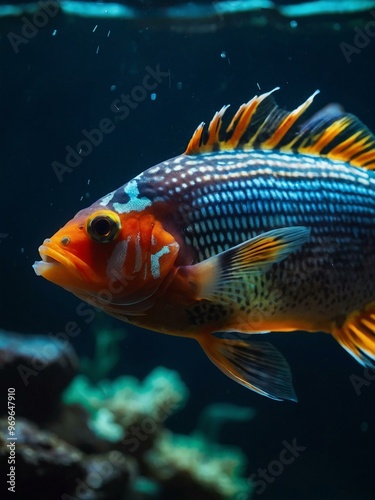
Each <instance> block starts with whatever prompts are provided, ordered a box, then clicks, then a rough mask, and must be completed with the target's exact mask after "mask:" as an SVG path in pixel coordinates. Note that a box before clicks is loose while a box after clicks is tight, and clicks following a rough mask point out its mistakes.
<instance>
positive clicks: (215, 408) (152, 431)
mask: <svg viewBox="0 0 375 500" xmlns="http://www.w3.org/2000/svg"><path fill="white" fill-rule="evenodd" d="M187 397H188V389H187V387H186V386H185V384H184V383H183V382H182V381H181V379H180V377H179V375H178V374H177V373H176V372H173V371H171V370H168V369H166V368H162V367H158V368H156V369H155V370H153V371H152V372H151V373H150V374H149V375H148V376H147V377H146V379H145V380H144V381H143V382H140V381H138V380H137V379H136V378H134V377H130V376H123V377H120V378H118V379H116V380H113V381H110V380H103V381H101V382H100V383H98V384H97V385H93V384H91V383H90V382H89V381H88V379H87V378H86V377H84V376H78V377H76V379H75V380H74V381H73V383H72V384H71V386H70V387H69V388H68V390H67V391H66V393H65V395H64V400H65V402H66V403H74V402H78V401H79V402H80V404H82V405H83V406H84V407H85V408H86V409H87V410H88V411H89V413H90V415H91V419H90V422H89V425H90V426H91V428H92V430H93V431H94V432H95V433H96V434H97V435H98V436H100V437H101V438H105V439H107V440H110V441H112V442H113V443H114V446H116V447H117V448H118V449H120V450H121V451H122V452H123V453H125V454H126V453H131V454H132V455H133V456H135V457H136V458H137V460H138V461H139V463H140V466H141V469H142V470H144V471H146V475H147V476H149V477H151V478H153V479H154V480H155V481H156V482H157V484H160V485H161V486H162V492H163V496H162V498H166V499H169V498H171V499H175V498H179V500H184V499H186V500H188V499H191V498H194V499H199V498H202V499H204V500H210V499H212V500H220V499H230V498H235V497H236V495H238V494H245V495H246V497H245V496H242V498H250V490H251V487H250V485H249V483H248V481H246V480H244V479H241V476H240V475H241V473H243V470H244V468H245V465H246V460H245V457H244V455H243V454H242V453H241V452H240V450H238V449H236V448H229V447H227V446H221V445H219V444H215V443H213V442H212V440H213V437H214V436H215V437H217V436H218V435H219V431H220V428H221V426H222V425H223V423H224V422H226V421H230V420H237V421H238V420H240V421H244V420H249V419H250V418H252V417H253V415H254V412H253V410H252V409H250V408H239V407H237V406H233V405H226V404H215V405H210V406H209V407H208V409H207V411H205V412H204V413H203V415H202V417H201V418H200V426H201V428H200V429H197V430H196V431H195V432H194V433H193V435H192V436H183V435H175V434H172V433H171V432H169V431H167V430H165V429H164V427H163V425H162V424H163V423H164V421H165V420H166V419H167V418H168V417H169V416H170V415H171V414H173V413H174V412H175V411H176V410H177V409H180V408H181V407H182V406H183V405H184V404H185V402H186V399H187ZM209 421H210V422H211V425H212V429H213V430H212V433H210V434H209V439H206V438H205V437H203V436H204V434H203V432H205V430H206V427H209ZM147 484H148V485H149V483H147ZM150 484H151V485H152V487H155V484H153V483H150ZM237 498H238V497H237Z"/></svg>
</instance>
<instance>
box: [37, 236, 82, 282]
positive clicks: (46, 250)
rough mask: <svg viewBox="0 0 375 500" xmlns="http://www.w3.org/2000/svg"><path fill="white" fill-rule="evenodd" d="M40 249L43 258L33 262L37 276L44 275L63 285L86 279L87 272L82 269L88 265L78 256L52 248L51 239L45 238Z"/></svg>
mask: <svg viewBox="0 0 375 500" xmlns="http://www.w3.org/2000/svg"><path fill="white" fill-rule="evenodd" d="M38 251H39V255H40V256H41V258H42V260H40V261H36V262H35V263H34V264H33V269H34V271H35V274H36V275H37V276H43V278H45V279H47V280H49V281H52V282H53V283H56V284H57V285H60V286H63V287H68V286H72V285H73V286H74V285H76V284H77V283H78V282H80V283H82V280H84V279H85V276H84V274H85V273H84V272H82V271H84V270H85V268H86V267H88V266H87V265H86V264H84V262H82V261H81V260H80V259H78V258H77V257H76V256H74V255H70V254H68V255H64V253H62V252H61V251H59V250H56V249H54V248H52V246H51V241H50V240H45V241H44V242H43V245H41V246H40V247H39V249H38ZM80 269H82V271H81V270H80Z"/></svg>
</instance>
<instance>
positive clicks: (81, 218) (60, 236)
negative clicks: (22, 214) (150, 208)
mask: <svg viewBox="0 0 375 500" xmlns="http://www.w3.org/2000/svg"><path fill="white" fill-rule="evenodd" d="M178 251H179V245H178V243H177V242H176V241H175V239H174V237H173V236H172V235H171V234H170V233H168V232H167V231H165V230H164V229H163V227H162V225H161V223H160V222H158V221H157V220H155V218H154V216H153V215H152V214H150V213H145V212H140V213H138V212H130V213H128V214H118V213H117V212H116V211H114V210H109V209H102V208H99V207H98V206H92V207H90V208H88V209H85V210H82V211H81V212H79V213H78V214H77V215H76V216H75V217H74V218H73V219H72V220H71V221H69V222H68V223H67V224H66V225H65V226H64V227H63V228H61V229H60V230H59V231H58V232H57V233H56V234H55V235H54V236H52V238H49V239H46V240H45V241H44V242H43V245H41V246H40V247H39V253H40V256H41V258H42V261H39V262H36V263H35V264H34V270H35V272H36V274H38V275H41V276H43V277H44V278H46V279H47V280H49V281H52V282H53V283H56V284H57V285H60V286H61V287H63V288H65V289H67V290H69V291H70V292H72V293H74V294H75V295H77V296H79V297H80V298H83V299H84V300H86V301H88V302H90V303H95V305H97V306H99V307H101V308H103V309H105V310H107V312H112V313H115V312H116V311H117V310H119V309H120V307H121V312H122V313H123V314H126V313H128V314H136V313H137V312H139V311H142V310H145V309H147V308H148V307H150V302H152V297H153V296H154V294H155V293H156V291H158V290H159V288H160V287H161V288H163V287H164V286H165V285H166V284H167V283H169V281H170V279H172V278H173V276H174V273H175V268H174V262H175V260H176V257H177V254H178ZM168 278H169V279H168ZM162 285H163V286H162ZM151 305H152V304H151Z"/></svg>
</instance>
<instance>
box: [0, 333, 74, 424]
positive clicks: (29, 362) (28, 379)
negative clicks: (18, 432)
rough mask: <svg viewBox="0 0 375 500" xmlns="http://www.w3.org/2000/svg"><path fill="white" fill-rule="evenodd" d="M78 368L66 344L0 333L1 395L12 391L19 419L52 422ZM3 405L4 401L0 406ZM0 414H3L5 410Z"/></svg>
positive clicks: (35, 336) (35, 337)
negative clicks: (9, 390)
mask: <svg viewBox="0 0 375 500" xmlns="http://www.w3.org/2000/svg"><path fill="white" fill-rule="evenodd" d="M77 367H78V358H77V356H76V354H75V352H74V350H73V348H72V347H71V345H70V344H69V342H68V341H62V340H60V339H59V338H57V337H53V336H48V337H47V336H43V335H27V334H20V333H13V332H5V331H1V330H0V394H3V395H4V394H5V395H6V394H7V391H8V389H9V388H10V387H11V388H14V389H15V403H16V413H17V416H19V417H20V416H23V417H27V418H29V419H31V420H34V421H36V422H44V421H47V420H50V419H51V418H53V417H54V416H55V415H56V414H57V412H58V410H59V404H60V403H59V402H60V397H61V393H62V391H63V390H64V389H65V388H66V387H67V386H68V385H69V383H70V382H71V380H72V379H73V378H74V376H75V375H76V372H77ZM5 403H6V398H5V397H4V398H2V401H1V405H4V404H5ZM0 410H2V411H0V414H2V415H4V414H5V413H6V408H5V407H4V406H3V407H1V408H0Z"/></svg>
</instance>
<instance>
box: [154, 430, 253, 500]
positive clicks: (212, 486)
mask: <svg viewBox="0 0 375 500" xmlns="http://www.w3.org/2000/svg"><path fill="white" fill-rule="evenodd" d="M145 462H146V464H147V465H148V467H149V469H150V472H151V473H152V474H153V476H154V477H155V478H157V480H158V481H160V482H161V483H163V484H164V488H165V489H166V490H167V491H168V490H169V489H170V488H171V486H172V485H174V488H173V491H174V495H175V496H174V498H177V497H178V498H179V499H180V500H183V499H189V498H197V497H196V495H193V496H189V494H188V491H189V488H191V485H195V488H196V487H197V485H199V486H200V487H201V492H202V498H205V499H208V498H217V499H224V498H225V499H234V498H236V497H237V498H238V496H237V495H239V494H241V495H244V494H246V495H248V496H247V497H246V498H250V490H251V487H250V485H249V482H248V481H247V480H245V479H242V478H241V476H240V475H241V474H242V473H244V469H245V466H246V458H245V456H244V455H243V453H242V452H241V451H240V450H239V449H237V448H229V447H227V446H221V445H219V444H212V443H208V442H207V441H206V440H205V439H204V438H203V437H198V436H185V435H177V434H172V433H171V432H168V431H166V430H164V431H163V432H162V433H161V434H160V435H159V436H158V438H157V439H156V440H155V442H154V446H153V448H152V449H151V450H149V451H148V452H147V453H146V456H145ZM176 483H177V484H180V487H179V488H178V489H177V490H176V486H175V485H176ZM186 495H188V496H186ZM242 498H245V497H244V496H242Z"/></svg>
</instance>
